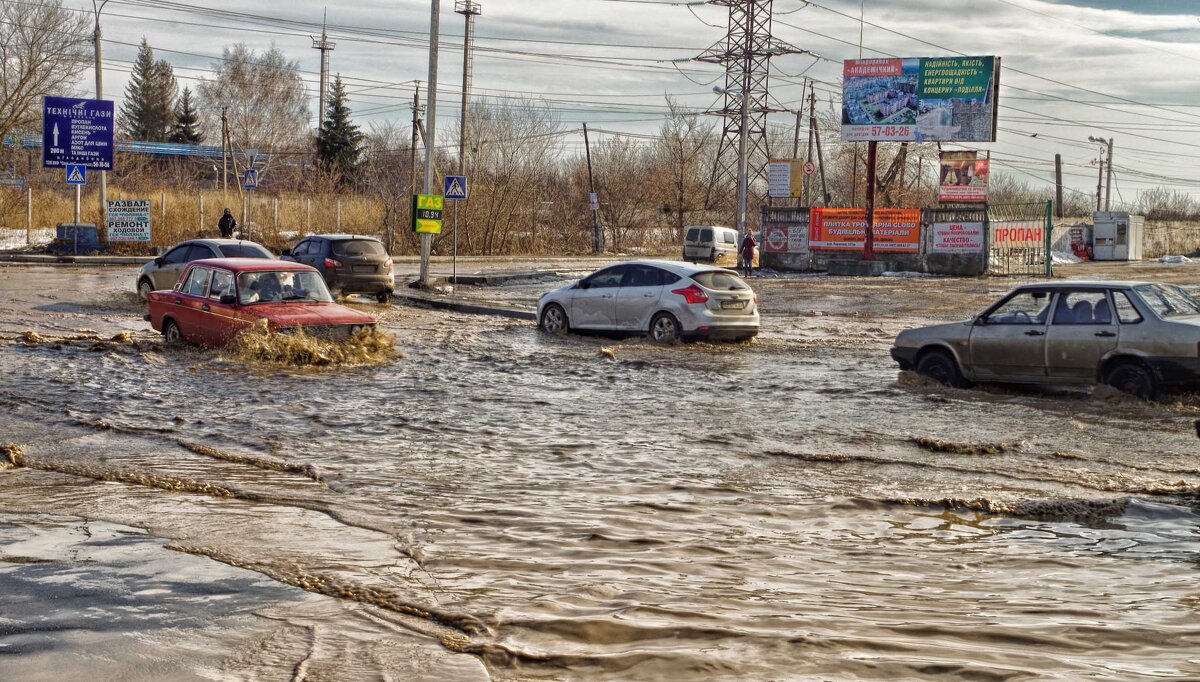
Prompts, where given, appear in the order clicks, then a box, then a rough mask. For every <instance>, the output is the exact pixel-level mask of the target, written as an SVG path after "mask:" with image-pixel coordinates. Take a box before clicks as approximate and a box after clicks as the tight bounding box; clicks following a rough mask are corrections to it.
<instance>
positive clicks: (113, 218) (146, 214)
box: [108, 199, 150, 242]
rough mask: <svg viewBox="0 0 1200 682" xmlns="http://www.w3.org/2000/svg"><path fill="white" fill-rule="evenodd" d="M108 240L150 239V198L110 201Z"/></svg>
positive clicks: (138, 240)
mask: <svg viewBox="0 0 1200 682" xmlns="http://www.w3.org/2000/svg"><path fill="white" fill-rule="evenodd" d="M108 241H110V242H148V241H150V200H149V199H121V200H117V201H109V202H108Z"/></svg>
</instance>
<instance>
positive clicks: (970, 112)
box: [842, 57, 1000, 142]
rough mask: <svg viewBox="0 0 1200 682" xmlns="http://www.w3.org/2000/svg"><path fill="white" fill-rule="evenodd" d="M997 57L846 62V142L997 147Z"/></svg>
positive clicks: (998, 68) (843, 71) (912, 58)
mask: <svg viewBox="0 0 1200 682" xmlns="http://www.w3.org/2000/svg"><path fill="white" fill-rule="evenodd" d="M999 73H1000V58H999V57H901V58H894V59H847V60H846V62H845V66H844V67H843V70H842V140H843V141H846V142H866V141H888V140H895V141H916V142H931V141H942V142H994V141H995V140H996V111H997V109H996V104H997V98H996V95H997V93H999V91H1000V79H999Z"/></svg>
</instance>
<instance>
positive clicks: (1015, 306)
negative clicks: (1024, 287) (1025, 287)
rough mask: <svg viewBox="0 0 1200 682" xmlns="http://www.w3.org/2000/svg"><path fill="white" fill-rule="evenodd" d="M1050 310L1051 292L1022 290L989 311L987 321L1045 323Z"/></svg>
mask: <svg viewBox="0 0 1200 682" xmlns="http://www.w3.org/2000/svg"><path fill="white" fill-rule="evenodd" d="M1049 312H1050V294H1049V292H1046V291H1022V292H1021V293H1019V294H1016V295H1015V296H1013V297H1012V298H1010V299H1008V300H1007V301H1005V302H1004V303H1003V304H1001V305H1000V307H999V308H996V309H995V310H993V311H992V312H991V313H989V314H988V316H987V323H988V324H1034V325H1043V324H1046V316H1047V314H1048V313H1049Z"/></svg>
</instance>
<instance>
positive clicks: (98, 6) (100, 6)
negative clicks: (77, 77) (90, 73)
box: [92, 0, 108, 224]
mask: <svg viewBox="0 0 1200 682" xmlns="http://www.w3.org/2000/svg"><path fill="white" fill-rule="evenodd" d="M107 4H108V0H99V2H97V1H96V0H92V11H93V12H94V13H95V15H96V30H95V31H93V32H92V41H93V42H94V43H95V47H96V99H104V67H103V65H102V64H101V62H100V13H101V12H103V11H104V6H105V5H107ZM96 194H97V196H98V197H99V201H100V222H101V223H104V224H108V220H107V215H108V173H106V172H105V171H100V187H99V191H98V192H97V193H96Z"/></svg>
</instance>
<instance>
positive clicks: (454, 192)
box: [442, 175, 467, 199]
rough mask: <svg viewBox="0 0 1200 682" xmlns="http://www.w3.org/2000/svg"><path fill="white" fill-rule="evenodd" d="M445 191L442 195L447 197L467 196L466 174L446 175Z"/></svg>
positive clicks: (463, 197)
mask: <svg viewBox="0 0 1200 682" xmlns="http://www.w3.org/2000/svg"><path fill="white" fill-rule="evenodd" d="M445 189H446V191H444V192H442V195H443V196H445V197H446V198H447V199H466V198H467V176H465V175H447V176H446V188H445Z"/></svg>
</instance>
